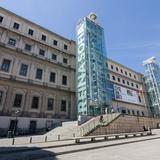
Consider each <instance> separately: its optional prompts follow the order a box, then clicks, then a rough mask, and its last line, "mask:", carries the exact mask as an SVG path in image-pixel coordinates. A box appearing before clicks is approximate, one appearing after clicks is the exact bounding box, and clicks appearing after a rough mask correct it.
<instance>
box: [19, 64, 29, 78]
mask: <svg viewBox="0 0 160 160" xmlns="http://www.w3.org/2000/svg"><path fill="white" fill-rule="evenodd" d="M27 71H28V65H26V64H21V68H20V71H19V74H20V75H21V76H27Z"/></svg>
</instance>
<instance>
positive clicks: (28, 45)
mask: <svg viewBox="0 0 160 160" xmlns="http://www.w3.org/2000/svg"><path fill="white" fill-rule="evenodd" d="M24 49H25V50H26V51H31V49H32V46H31V45H30V44H25V48H24Z"/></svg>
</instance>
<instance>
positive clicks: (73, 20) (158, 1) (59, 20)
mask: <svg viewBox="0 0 160 160" xmlns="http://www.w3.org/2000/svg"><path fill="white" fill-rule="evenodd" d="M0 6H2V7H4V8H6V9H9V10H11V11H13V12H15V13H16V14H18V15H21V16H23V17H25V18H27V19H29V20H31V21H33V22H35V23H38V24H40V25H42V26H43V27H45V28H48V29H50V30H52V31H54V32H56V33H58V34H60V35H63V36H65V37H67V38H69V39H73V40H75V39H76V36H75V27H76V24H77V22H78V19H79V18H81V17H83V16H86V15H88V14H89V13H90V12H92V11H94V12H96V13H97V16H98V22H99V23H100V24H101V25H102V26H103V28H104V29H105V39H106V49H107V56H108V57H109V58H112V59H113V60H116V61H118V62H120V63H122V64H124V65H126V66H128V67H130V68H133V69H135V70H137V71H140V72H143V66H142V61H143V60H145V59H147V58H149V57H151V56H156V57H157V58H158V59H159V57H160V0H0Z"/></svg>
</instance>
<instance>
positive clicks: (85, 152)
mask: <svg viewBox="0 0 160 160" xmlns="http://www.w3.org/2000/svg"><path fill="white" fill-rule="evenodd" d="M153 134H155V135H152V136H146V137H136V138H128V139H119V140H113V141H101V142H96V143H84V144H83V143H82V144H79V145H77V144H75V143H74V141H73V140H69V141H57V142H48V143H36V144H27V145H15V146H8V147H1V148H0V152H1V153H2V151H4V150H5V149H6V151H7V150H10V149H13V150H17V149H22V148H24V149H27V151H21V152H11V153H8V154H1V153H0V160H30V159H32V160H34V159H37V160H40V159H43V160H50V159H52V160H53V158H54V159H57V158H58V159H67V160H68V159H74V158H75V159H76V160H77V159H78V158H79V159H82V160H83V159H86V160H90V159H96V158H95V157H98V159H97V160H99V159H106V158H105V156H107V160H110V159H109V156H110V157H111V158H112V160H114V159H115V160H116V159H117V160H120V159H119V158H118V156H119V155H117V156H116V154H115V153H118V154H120V155H121V153H120V150H121V148H122V149H123V148H126V155H128V156H130V155H131V154H133V153H134V154H135V155H136V154H139V153H138V152H135V149H137V145H140V144H142V146H143V144H144V146H145V144H147V145H149V146H145V147H148V148H150V147H151V148H152V150H154V148H155V147H157V146H158V144H159V147H160V130H154V131H153ZM0 143H1V141H0ZM154 143H155V146H154ZM150 144H152V145H150ZM1 145H2V144H1ZM125 146H131V149H130V150H129V152H128V150H127V147H125ZM140 146H141V145H140ZM145 147H142V148H139V150H140V151H142V152H143V154H144V155H145V152H146V151H148V148H145ZM115 148H116V149H117V150H114V149H115ZM118 149H119V150H118ZM145 149H146V151H145ZM152 150H151V151H152ZM109 151H110V152H109ZM123 151H125V149H124V150H123ZM140 151H139V152H140ZM151 151H150V152H151ZM105 152H109V153H108V154H106V153H105ZM130 152H133V153H130ZM153 152H154V151H153ZM155 152H156V151H155ZM20 153H23V154H20ZM151 153H152V152H151ZM112 154H113V155H112ZM123 154H124V153H123ZM147 154H148V153H147ZM156 154H158V153H157V152H156ZM93 155H95V156H93ZM123 156H125V155H123ZM66 157H68V158H66ZM82 157H83V158H82ZM159 157H160V155H159ZM26 158H27V159H26ZM87 158H88V159H87ZM126 159H127V158H126ZM159 159H160V158H159ZM159 159H158V160H159ZM123 160H124V159H123ZM127 160H132V159H130V158H129V157H128V159H127ZM133 160H136V159H133ZM137 160H139V159H137ZM142 160H143V159H142ZM145 160H146V159H145ZM152 160H154V159H152Z"/></svg>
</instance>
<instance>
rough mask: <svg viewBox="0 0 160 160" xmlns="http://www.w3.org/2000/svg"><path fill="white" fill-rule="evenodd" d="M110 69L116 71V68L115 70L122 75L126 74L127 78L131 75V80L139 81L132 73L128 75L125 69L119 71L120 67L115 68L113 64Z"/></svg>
mask: <svg viewBox="0 0 160 160" xmlns="http://www.w3.org/2000/svg"><path fill="white" fill-rule="evenodd" d="M110 67H111V69H112V70H114V68H115V69H116V71H117V72H120V73H121V74H125V75H126V76H128V75H129V77H131V78H132V77H134V79H137V77H136V75H132V73H130V72H129V73H128V72H127V71H124V70H123V69H119V68H118V67H115V66H113V65H112V64H111V66H110Z"/></svg>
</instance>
